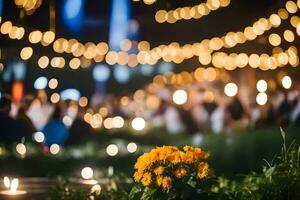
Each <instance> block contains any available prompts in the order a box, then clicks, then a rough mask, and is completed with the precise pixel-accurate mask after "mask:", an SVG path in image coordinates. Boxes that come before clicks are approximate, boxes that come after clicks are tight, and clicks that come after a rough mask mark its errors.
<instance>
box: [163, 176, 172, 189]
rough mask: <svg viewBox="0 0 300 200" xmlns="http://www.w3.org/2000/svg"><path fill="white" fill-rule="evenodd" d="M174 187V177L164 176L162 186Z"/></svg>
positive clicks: (165, 187) (166, 187)
mask: <svg viewBox="0 0 300 200" xmlns="http://www.w3.org/2000/svg"><path fill="white" fill-rule="evenodd" d="M171 187H172V179H171V178H170V177H169V176H166V177H164V178H163V181H162V188H163V189H164V190H169V189H171Z"/></svg>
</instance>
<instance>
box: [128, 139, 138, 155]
mask: <svg viewBox="0 0 300 200" xmlns="http://www.w3.org/2000/svg"><path fill="white" fill-rule="evenodd" d="M136 150H137V145H136V143H134V142H130V143H129V144H128V145H127V151H128V152H129V153H134V152H136Z"/></svg>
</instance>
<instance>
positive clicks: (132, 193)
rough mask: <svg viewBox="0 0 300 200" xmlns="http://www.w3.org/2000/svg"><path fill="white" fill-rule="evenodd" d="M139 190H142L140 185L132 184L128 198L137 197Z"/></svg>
mask: <svg viewBox="0 0 300 200" xmlns="http://www.w3.org/2000/svg"><path fill="white" fill-rule="evenodd" d="M141 192H142V188H141V187H140V186H138V185H135V186H133V187H132V189H131V191H130V194H129V199H138V196H140V193H141Z"/></svg>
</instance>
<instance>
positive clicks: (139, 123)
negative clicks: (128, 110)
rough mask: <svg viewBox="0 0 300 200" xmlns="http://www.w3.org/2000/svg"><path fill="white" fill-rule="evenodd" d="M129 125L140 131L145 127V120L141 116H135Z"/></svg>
mask: <svg viewBox="0 0 300 200" xmlns="http://www.w3.org/2000/svg"><path fill="white" fill-rule="evenodd" d="M131 126H132V128H133V129H134V130H137V131H141V130H143V129H144V128H145V127H146V122H145V120H144V119H143V118H142V117H136V118H134V119H133V120H132V122H131Z"/></svg>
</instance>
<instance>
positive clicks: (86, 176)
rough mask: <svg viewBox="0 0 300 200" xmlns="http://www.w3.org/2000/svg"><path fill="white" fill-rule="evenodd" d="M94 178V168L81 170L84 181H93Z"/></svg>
mask: <svg viewBox="0 0 300 200" xmlns="http://www.w3.org/2000/svg"><path fill="white" fill-rule="evenodd" d="M93 176H94V171H93V169H92V168H90V167H85V168H83V169H82V170H81V177H82V178H83V179H86V180H87V179H92V178H93Z"/></svg>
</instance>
